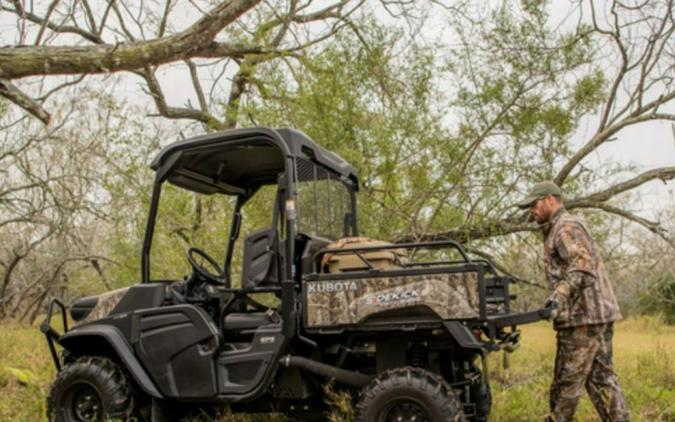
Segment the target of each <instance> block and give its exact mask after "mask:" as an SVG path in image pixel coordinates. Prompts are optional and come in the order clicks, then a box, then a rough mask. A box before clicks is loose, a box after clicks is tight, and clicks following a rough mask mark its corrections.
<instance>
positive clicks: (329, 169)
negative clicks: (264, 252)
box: [141, 127, 358, 334]
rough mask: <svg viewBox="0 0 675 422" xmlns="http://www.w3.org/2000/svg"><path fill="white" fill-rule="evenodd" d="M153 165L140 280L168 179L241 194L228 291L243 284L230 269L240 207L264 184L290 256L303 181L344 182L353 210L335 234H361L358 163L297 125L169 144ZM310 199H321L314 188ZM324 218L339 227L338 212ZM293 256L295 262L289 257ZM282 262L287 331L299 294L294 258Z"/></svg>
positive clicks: (146, 271)
mask: <svg viewBox="0 0 675 422" xmlns="http://www.w3.org/2000/svg"><path fill="white" fill-rule="evenodd" d="M150 167H151V168H152V169H153V170H155V179H154V183H153V188H152V196H151V199H150V209H149V212H148V220H147V224H146V230H145V237H144V240H143V247H142V252H141V275H142V282H143V283H149V282H150V281H151V277H150V250H151V248H152V240H153V234H154V229H155V222H156V219H157V212H158V206H159V200H160V196H161V192H162V185H163V184H164V183H165V182H168V183H171V184H173V185H175V186H178V187H180V188H183V189H186V190H189V191H192V192H196V193H199V194H205V195H212V194H223V195H234V196H236V198H237V199H236V203H235V208H234V214H233V218H232V222H231V227H230V235H229V238H228V242H227V250H226V257H225V262H224V265H223V268H224V271H225V274H224V278H225V288H226V289H228V290H241V289H232V286H231V270H230V267H231V261H232V255H233V249H234V243H235V242H236V240H237V239H238V237H239V230H240V227H241V218H242V217H241V209H242V207H243V206H244V205H245V204H246V202H247V201H248V200H249V199H250V198H251V197H252V196H253V195H254V194H255V193H256V192H257V191H258V189H260V188H261V187H262V186H264V185H278V190H277V196H276V203H275V204H274V217H273V218H274V221H275V224H274V225H275V226H276V225H277V223H278V225H279V227H281V228H282V230H283V232H284V233H285V241H284V242H283V248H284V250H283V254H284V255H285V256H287V257H293V256H295V250H294V249H295V241H294V239H295V236H296V234H297V230H298V212H303V210H302V209H300V210H298V191H299V186H300V185H301V184H302V182H306V181H312V180H313V181H315V182H316V181H320V180H324V181H325V180H332V181H339V182H341V185H343V186H344V187H345V191H344V194H343V195H342V198H341V200H340V201H341V202H340V203H341V206H342V207H343V208H344V207H346V209H347V210H348V212H346V213H344V215H343V218H342V221H339V222H338V224H339V225H341V227H342V233H336V235H339V236H348V235H353V236H355V235H357V234H358V225H357V215H356V213H357V210H356V198H355V193H356V191H357V190H358V178H357V175H356V170H355V169H354V168H353V167H352V166H351V165H349V164H348V163H347V162H346V161H345V160H344V159H342V158H341V157H339V156H338V155H336V154H335V153H333V152H330V151H328V150H326V149H324V148H322V147H321V146H319V145H317V144H316V143H315V142H313V141H312V140H311V139H309V138H308V137H307V136H306V135H304V134H303V133H302V132H299V131H296V130H292V129H271V128H263V127H257V128H250V129H239V130H230V131H227V132H219V133H213V134H208V135H205V136H199V137H195V138H191V139H186V140H182V141H178V142H175V143H173V144H170V145H168V146H167V147H165V148H164V149H163V150H162V151H161V152H160V153H159V154H158V155H157V156H156V157H155V159H154V160H153V161H152V163H151V165H150ZM308 196H309V195H308ZM345 197H346V198H345ZM313 199H314V201H318V200H319V198H318V196H317V194H316V187H315V188H314V198H313ZM322 199H323V198H322ZM305 203H307V201H305ZM320 207H321V204H319V203H315V204H314V208H313V211H314V212H315V213H316V212H318V210H319V208H320ZM307 208H311V206H310V207H307ZM329 209H330V207H329ZM326 217H327V219H328V220H331V221H329V224H331V227H335V222H334V221H332V220H333V219H334V217H335V216H333V215H331V213H330V211H329V212H328V215H327V216H326ZM319 220H320V217H319V216H318V215H317V216H316V219H315V222H316V226H317V227H318V226H319ZM323 220H326V218H324V219H323ZM303 226H304V225H303ZM317 230H318V228H317ZM320 234H322V235H325V233H320ZM277 246H278V247H279V248H281V247H282V246H281V244H280V243H277ZM289 261H290V262H291V263H292V259H291V260H289ZM287 262H288V261H287ZM282 267H283V268H280V277H279V278H280V280H279V281H280V284H281V297H282V316H283V323H284V333H285V334H291V333H292V332H293V331H294V329H295V328H294V327H295V325H294V321H295V320H296V318H295V317H294V315H293V313H294V312H295V307H294V302H295V294H296V292H295V290H294V273H293V265H292V264H291V265H287V264H285V263H284V265H282Z"/></svg>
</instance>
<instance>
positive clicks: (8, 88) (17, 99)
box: [0, 78, 51, 125]
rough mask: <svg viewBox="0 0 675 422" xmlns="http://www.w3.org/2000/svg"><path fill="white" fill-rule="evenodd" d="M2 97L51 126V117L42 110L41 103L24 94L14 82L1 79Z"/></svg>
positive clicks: (0, 94) (0, 91)
mask: <svg viewBox="0 0 675 422" xmlns="http://www.w3.org/2000/svg"><path fill="white" fill-rule="evenodd" d="M0 96H3V97H5V98H7V99H8V100H9V101H11V102H13V103H14V104H16V105H18V106H19V107H21V108H22V109H24V110H26V111H27V112H29V113H30V114H32V115H33V116H35V117H37V118H38V119H40V121H42V123H44V124H46V125H48V124H49V121H50V120H51V115H50V114H49V113H47V111H46V110H45V109H44V108H42V105H41V104H40V103H38V102H36V101H35V100H33V99H32V98H30V97H29V96H28V95H26V94H24V93H23V92H22V91H21V90H20V89H19V88H17V87H16V86H15V85H14V84H13V83H12V82H10V81H8V80H6V79H2V78H0Z"/></svg>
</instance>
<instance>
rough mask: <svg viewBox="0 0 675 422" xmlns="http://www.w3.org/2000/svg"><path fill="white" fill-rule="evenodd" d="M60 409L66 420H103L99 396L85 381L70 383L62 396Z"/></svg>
mask: <svg viewBox="0 0 675 422" xmlns="http://www.w3.org/2000/svg"><path fill="white" fill-rule="evenodd" d="M62 410H63V411H64V413H66V415H67V417H68V420H72V421H79V422H93V421H103V405H102V403H101V396H100V395H99V393H98V391H97V390H96V388H94V386H92V385H90V384H87V383H77V384H74V385H72V386H71V387H70V388H69V389H68V391H66V394H65V396H64V401H63V407H62Z"/></svg>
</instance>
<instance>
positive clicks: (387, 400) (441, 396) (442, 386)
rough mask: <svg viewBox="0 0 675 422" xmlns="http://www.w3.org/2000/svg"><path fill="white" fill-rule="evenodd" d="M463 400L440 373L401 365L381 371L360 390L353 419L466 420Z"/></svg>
mask: <svg viewBox="0 0 675 422" xmlns="http://www.w3.org/2000/svg"><path fill="white" fill-rule="evenodd" d="M465 420H466V419H465V418H464V414H463V412H462V403H461V402H460V400H459V399H458V398H457V396H456V395H455V393H454V392H453V391H452V389H451V388H450V386H449V385H448V384H447V383H446V382H445V381H444V380H443V378H441V377H440V376H439V375H436V374H433V373H431V372H429V371H426V370H424V369H421V368H415V367H403V368H396V369H391V370H389V371H386V372H383V373H382V374H380V375H379V376H378V377H377V378H375V379H374V380H373V382H371V383H370V385H368V386H367V387H366V388H364V390H363V392H362V393H361V399H360V401H359V403H358V405H357V406H356V418H355V421H356V422H424V421H427V422H445V421H465Z"/></svg>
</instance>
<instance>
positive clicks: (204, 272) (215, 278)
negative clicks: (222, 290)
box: [187, 248, 224, 284]
mask: <svg viewBox="0 0 675 422" xmlns="http://www.w3.org/2000/svg"><path fill="white" fill-rule="evenodd" d="M195 255H197V256H200V257H202V258H203V259H204V260H205V261H206V262H207V263H208V264H209V265H210V266H211V269H212V270H215V271H216V273H217V274H218V275H215V274H213V273H212V272H211V271H209V270H208V269H206V268H204V266H203V265H201V264H199V263H198V262H197V259H196V257H195ZM187 259H188V261H189V262H190V265H192V269H193V270H194V272H195V273H197V274H198V275H199V276H200V278H202V279H203V280H204V281H206V282H207V283H209V284H223V283H224V280H223V278H222V275H223V270H222V268H220V265H218V263H217V262H216V260H215V259H213V258H211V257H210V256H209V255H208V254H207V253H206V252H204V251H203V250H201V249H198V248H190V249H188V251H187Z"/></svg>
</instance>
